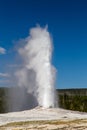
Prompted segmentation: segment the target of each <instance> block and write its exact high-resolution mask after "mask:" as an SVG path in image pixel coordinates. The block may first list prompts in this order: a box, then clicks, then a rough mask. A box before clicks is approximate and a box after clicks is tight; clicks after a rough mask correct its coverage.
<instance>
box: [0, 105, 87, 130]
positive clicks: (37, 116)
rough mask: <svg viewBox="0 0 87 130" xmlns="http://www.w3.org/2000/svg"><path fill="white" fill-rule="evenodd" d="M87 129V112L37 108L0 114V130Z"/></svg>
mask: <svg viewBox="0 0 87 130" xmlns="http://www.w3.org/2000/svg"><path fill="white" fill-rule="evenodd" d="M30 129H31V130H38V129H39V130H87V113H81V112H75V111H69V110H64V109H60V108H50V109H44V108H35V109H31V110H26V111H21V112H12V113H6V114H0V130H30Z"/></svg>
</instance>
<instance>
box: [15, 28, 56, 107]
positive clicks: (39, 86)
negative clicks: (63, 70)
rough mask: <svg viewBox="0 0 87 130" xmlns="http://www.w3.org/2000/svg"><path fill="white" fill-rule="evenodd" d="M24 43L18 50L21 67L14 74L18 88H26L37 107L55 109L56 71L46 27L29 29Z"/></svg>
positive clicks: (50, 40)
mask: <svg viewBox="0 0 87 130" xmlns="http://www.w3.org/2000/svg"><path fill="white" fill-rule="evenodd" d="M24 42H25V45H24V47H22V48H19V50H18V52H19V54H20V56H21V57H22V58H23V67H22V68H21V69H20V70H18V71H17V72H16V77H17V79H18V86H20V87H26V88H27V91H28V92H29V93H32V94H33V95H34V96H35V97H36V99H37V102H38V105H39V106H42V107H44V108H49V107H55V105H56V99H55V88H54V83H55V72H56V71H55V68H54V67H53V66H52V65H51V60H52V50H53V45H52V38H51V36H50V33H49V32H48V30H47V27H45V28H41V27H40V26H37V27H35V28H32V29H30V36H28V37H27V38H25V39H24ZM31 72H32V73H31ZM29 100H30V99H29Z"/></svg>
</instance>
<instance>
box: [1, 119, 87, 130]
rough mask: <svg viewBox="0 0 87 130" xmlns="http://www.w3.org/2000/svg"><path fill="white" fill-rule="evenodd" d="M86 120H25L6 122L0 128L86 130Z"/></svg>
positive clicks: (11, 129)
mask: <svg viewBox="0 0 87 130" xmlns="http://www.w3.org/2000/svg"><path fill="white" fill-rule="evenodd" d="M86 124H87V120H83V119H82V120H81V119H77V120H70V121H67V120H53V121H25V122H13V123H8V124H6V125H3V126H1V127H0V130H70V129H72V130H87V125H86Z"/></svg>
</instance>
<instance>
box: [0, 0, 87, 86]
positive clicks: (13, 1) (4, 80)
mask: <svg viewBox="0 0 87 130" xmlns="http://www.w3.org/2000/svg"><path fill="white" fill-rule="evenodd" d="M36 24H40V25H41V26H42V27H44V26H45V25H46V24H47V25H48V30H49V32H50V33H51V35H52V37H53V44H54V53H53V64H54V66H55V67H56V69H57V78H56V87H57V88H87V1H86V0H69V1H68V0H0V86H9V85H10V82H9V71H10V70H13V69H14V66H15V65H14V64H15V56H16V51H15V41H17V40H19V39H20V38H25V37H27V36H28V34H29V29H30V28H32V27H35V25H36Z"/></svg>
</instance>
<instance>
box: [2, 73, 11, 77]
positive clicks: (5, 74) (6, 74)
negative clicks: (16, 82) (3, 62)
mask: <svg viewBox="0 0 87 130" xmlns="http://www.w3.org/2000/svg"><path fill="white" fill-rule="evenodd" d="M9 76H10V75H9V74H8V73H0V77H9Z"/></svg>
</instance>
